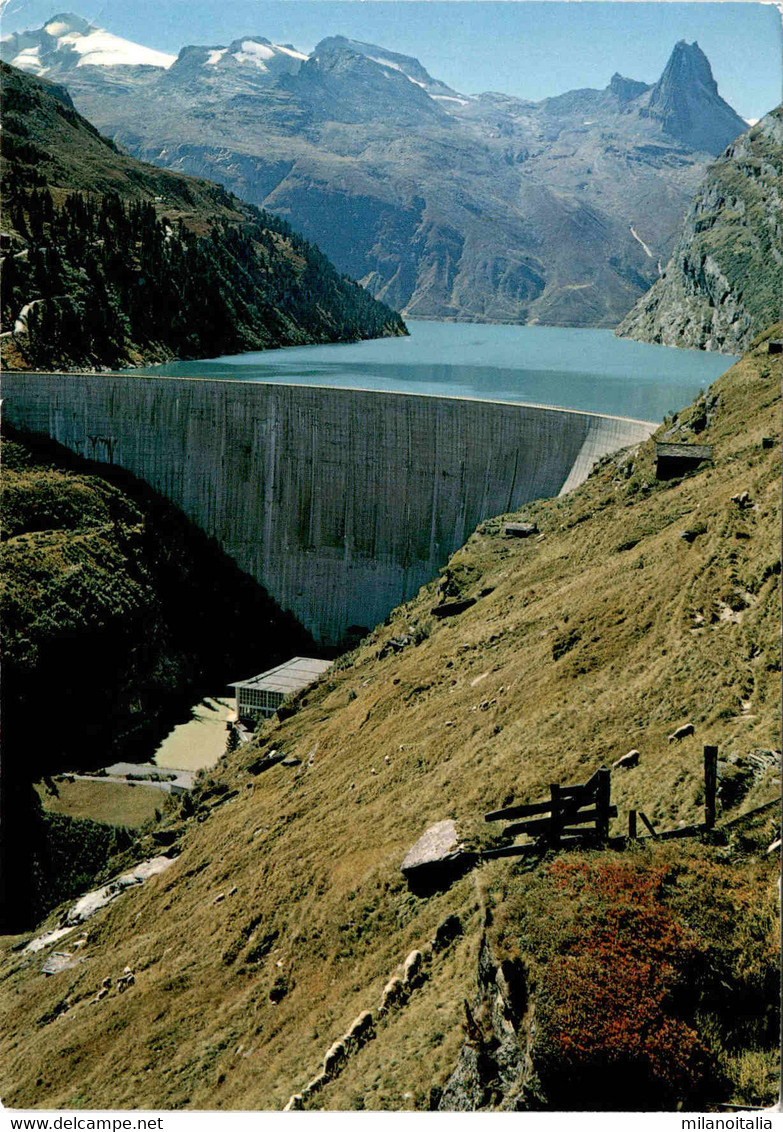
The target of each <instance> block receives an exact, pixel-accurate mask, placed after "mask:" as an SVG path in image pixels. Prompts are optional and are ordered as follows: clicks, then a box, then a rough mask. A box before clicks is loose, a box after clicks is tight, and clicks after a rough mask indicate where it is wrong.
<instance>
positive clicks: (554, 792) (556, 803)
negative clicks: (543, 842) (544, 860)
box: [549, 782, 563, 847]
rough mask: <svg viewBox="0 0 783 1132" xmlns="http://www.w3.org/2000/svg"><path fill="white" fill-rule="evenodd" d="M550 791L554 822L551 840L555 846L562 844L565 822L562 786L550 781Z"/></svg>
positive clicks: (551, 828)
mask: <svg viewBox="0 0 783 1132" xmlns="http://www.w3.org/2000/svg"><path fill="white" fill-rule="evenodd" d="M549 793H550V795H551V797H552V824H551V827H550V834H549V841H550V843H551V844H552V845H553V846H555V847H557V846H558V845H559V844H560V830H561V829H562V824H563V819H562V813H561V802H560V787H559V786H558V785H557V783H555V782H552V783H550V785H549Z"/></svg>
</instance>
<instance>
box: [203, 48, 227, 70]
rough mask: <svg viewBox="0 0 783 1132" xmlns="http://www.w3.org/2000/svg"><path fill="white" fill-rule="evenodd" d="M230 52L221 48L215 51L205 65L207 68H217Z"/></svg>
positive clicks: (211, 52) (210, 54)
mask: <svg viewBox="0 0 783 1132" xmlns="http://www.w3.org/2000/svg"><path fill="white" fill-rule="evenodd" d="M227 51H228V48H227V47H219V48H217V49H216V50H215V51H210V53H209V55H208V56H207V58H206V61H205V63H204V66H205V67H215V66H217V64H218V63H219V62H220V60H221V59H222V58H223V56H224V55H225V53H226V52H227Z"/></svg>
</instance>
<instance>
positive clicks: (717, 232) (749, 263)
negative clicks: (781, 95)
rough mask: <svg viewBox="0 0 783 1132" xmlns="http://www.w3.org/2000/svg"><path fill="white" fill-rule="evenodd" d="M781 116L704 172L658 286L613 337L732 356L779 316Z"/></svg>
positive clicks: (781, 112)
mask: <svg viewBox="0 0 783 1132" xmlns="http://www.w3.org/2000/svg"><path fill="white" fill-rule="evenodd" d="M781 206H783V107H781V106H779V107H778V108H777V109H776V110H773V111H772V113H771V114H767V115H766V117H764V118H762V119H761V121H760V122H758V123H757V124H756V125H755V126H753V127H752V129H750V130H749V131H748V132H746V133H744V134H742V136H741V137H739V138H737V140H736V141H735V142H734V144H733V145H731V146H729V147H728V149H727V150H726V152H725V153H724V154H723V155H722V156H721V157H719V158H718V160H717V161H716V162H715V163H714V164H713V165H712V166H711V167H710V169H709V171H708V173H707V176H706V177H705V179H704V183H703V184H702V185H701V187H700V188H699V191H698V192H697V194H696V196H695V197H694V200H693V203H692V204H691V207H690V209H689V210H688V215H687V216H686V218H685V221H684V223H683V227H682V231H681V233H680V237H679V239H678V241H677V245H676V247H675V249H674V254H673V255H672V258H671V259H670V261H669V263H667V265H666V270H665V271H664V273H663V276H662V278H661V279H660V280H659V281H658V282H657V283H656V284H655V285H654V286H653V287H652V288H651V290H650V291H649V292H648V293H647V294H646V295H644V296H643V297H642V298H641V299H640V300H639V302H638V303H637V304H636V306H635V307H634V308H633V310H632V311H631V312H630V313H629V314H628V316H627V317H626V318H625V319H624V320H623V322H622V323H621V324H620V326H619V327H618V329H617V333H618V334H620V335H621V336H622V337H628V338H638V339H641V340H642V341H644V342H661V343H663V344H664V345H666V346H686V347H697V348H699V349H706V350H720V351H723V352H725V353H738V352H739V351H741V350H744V349H746V348H747V347H748V345H749V343H750V342H751V340H752V339H753V338H754V336H755V335H756V334H759V333H760V332H761V331H762V330H763V329H764V328H765V327H767V326H768V325H769V324H770V323H771V322H773V321H775V320H776V319H777V318H778V317H779V315H780V303H781V291H780V279H781V270H782V269H783V232H782V231H781V222H780V215H781Z"/></svg>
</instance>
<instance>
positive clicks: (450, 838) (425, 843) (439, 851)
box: [402, 818, 462, 873]
mask: <svg viewBox="0 0 783 1132" xmlns="http://www.w3.org/2000/svg"><path fill="white" fill-rule="evenodd" d="M461 852H462V846H461V845H460V842H459V838H458V837H457V827H456V825H455V823H454V821H453V820H452V819H451V818H447V819H446V820H445V821H439V822H436V824H435V825H431V826H430V828H429V829H428V830H427V831H426V833H423V834H422V835H421V837H420V838H419V840H418V841H417V842H416V844H415V845H414V846H413V847H412V848H411V849H409V850H408V853H407V855H406V857H405V860H404V861H403V862H402V871H403V872H404V873H412V872H415V871H416V870H417V869H431V868H434V867H437V866H438V865H443V864H446V863H448V862H452V861H456V860H457V859H458V858H459V856H460V854H461Z"/></svg>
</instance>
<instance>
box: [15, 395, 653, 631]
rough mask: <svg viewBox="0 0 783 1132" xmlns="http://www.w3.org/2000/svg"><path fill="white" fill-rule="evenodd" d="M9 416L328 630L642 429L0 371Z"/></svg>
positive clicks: (391, 601)
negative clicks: (142, 491) (107, 466)
mask: <svg viewBox="0 0 783 1132" xmlns="http://www.w3.org/2000/svg"><path fill="white" fill-rule="evenodd" d="M3 397H4V412H5V416H6V419H7V420H8V421H9V423H11V424H12V425H15V426H17V427H19V428H24V429H27V430H30V431H33V432H38V433H43V434H45V435H47V436H49V437H51V438H52V439H54V440H56V441H58V442H59V443H60V444H63V445H65V446H66V447H67V448H70V449H71V450H73V451H74V452H77V453H79V454H80V455H82V456H85V457H87V458H88V459H93V460H98V461H101V462H106V463H113V464H117V465H119V466H121V467H123V468H125V469H127V470H128V471H130V472H132V473H133V474H134V475H136V476H138V477H140V478H141V479H143V480H145V481H146V482H147V483H149V484H150V485H151V486H152V487H154V488H155V489H156V490H158V491H159V492H161V493H162V494H163V495H165V496H166V497H167V498H168V499H170V500H171V501H172V502H173V503H175V504H176V505H177V506H179V507H180V508H181V509H182V510H183V511H184V512H185V513H186V514H187V515H188V517H189V518H190V519H192V520H193V521H194V522H195V523H197V524H198V525H199V526H200V527H201V528H202V529H203V530H204V531H205V532H206V533H207V534H208V535H210V536H212V537H214V538H216V539H217V540H218V541H219V543H220V544H221V546H222V547H223V549H224V550H225V551H226V552H227V553H228V554H229V555H231V557H232V558H233V559H234V560H235V561H236V562H237V563H238V565H239V566H240V567H241V568H242V569H243V570H246V571H247V572H248V573H249V574H251V575H252V576H253V577H255V578H256V579H257V580H258V581H259V582H261V583H262V584H263V585H264V586H265V587H266V589H267V590H268V591H269V593H270V594H271V595H272V596H273V597H274V598H275V600H276V601H277V602H278V603H279V605H280V606H281V607H282V608H284V609H288V610H290V611H291V612H292V613H293V614H294V615H295V616H296V617H298V618H299V620H300V621H301V622H302V624H304V625H305V626H306V627H307V628H308V629H309V630H310V631H311V632H312V633H313V634H314V636H315V637H316V638H317V639H318V640H320V641H322V642H323V643H325V644H336V643H338V642H339V641H341V640H342V638H343V637H344V635H345V633H346V630H347V629H348V628H349V627H351V626H366V627H368V628H369V627H372V626H374V625H375V624H377V623H378V622H379V621H381V620H383V618H384V617H385V616H386V615H387V613H388V612H389V611H390V610H391V609H393V608H394V607H395V606H396V605H398V604H400V602H403V601H406V600H407V599H408V598H410V597H411V596H412V595H413V594H415V593H416V591H417V590H418V589H419V587H420V586H421V585H422V584H423V583H425V582H427V581H429V580H431V579H432V578H433V577H435V575H436V574H437V571H438V569H439V568H440V567H441V566H443V565H444V563H445V562H446V561H447V559H448V558H449V556H450V555H451V554H452V553H453V552H454V551H455V550H456V549H457V548H458V547H460V546H461V545H462V544H463V543H464V541H465V540H466V538H467V537H468V535H469V534H470V533H471V531H472V530H473V529H474V528H475V527H476V525H477V524H478V523H479V522H480V521H481V520H482V519H485V518H487V517H489V516H491V515H498V514H502V513H504V512H507V511H513V510H515V509H517V508H519V507H521V506H522V505H523V504H524V503H526V502H528V501H529V500H531V499H536V498H540V497H543V496H552V495H557V494H558V492H560V491H561V490H563V489H564V488H568V489H571V488H573V487H575V486H577V484H578V483H580V482H581V481H582V480H583V479H584V478H585V477H586V475H587V474H588V472H589V470H590V467H591V466H592V463H593V461H594V460H595V459H596V458H597V457H599V456H601V455H604V454H605V453H607V452H610V451H614V450H616V449H618V448H621V447H624V446H625V445H628V444H634V443H637V442H638V441H640V440H643V439H645V438H646V437H647V436H649V435H650V433H651V432H652V431H653V429H654V427H655V426H654V425H653V424H651V423H649V422H645V421H633V420H628V419H625V418H622V417H609V416H601V415H597V414H591V413H584V412H576V411H570V410H561V409H552V408H547V407H541V406H531V405H518V404H508V403H500V402H491V401H476V400H464V399H458V398H449V397H427V396H422V395H411V394H404V393H382V392H369V391H363V390H355V389H328V388H321V387H308V386H295V385H274V384H261V383H256V382H243V381H216V380H199V379H187V378H185V379H183V378H167V377H139V376H125V375H107V374H30V373H6V374H5V375H4V377H3Z"/></svg>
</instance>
